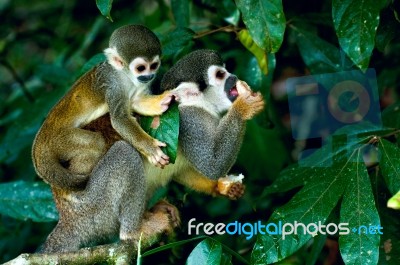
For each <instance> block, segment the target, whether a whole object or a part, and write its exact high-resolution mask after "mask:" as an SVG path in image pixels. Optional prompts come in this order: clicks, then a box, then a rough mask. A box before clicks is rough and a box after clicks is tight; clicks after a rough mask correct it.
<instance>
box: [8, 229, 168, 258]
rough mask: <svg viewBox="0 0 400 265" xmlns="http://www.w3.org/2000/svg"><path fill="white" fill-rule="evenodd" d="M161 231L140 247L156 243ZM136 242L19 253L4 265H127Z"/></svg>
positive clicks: (132, 254) (135, 248)
mask: <svg viewBox="0 0 400 265" xmlns="http://www.w3.org/2000/svg"><path fill="white" fill-rule="evenodd" d="M162 235H163V234H162V233H160V234H158V235H155V236H154V237H152V238H150V239H147V240H146V242H143V240H142V242H141V249H144V248H148V247H150V246H151V245H154V244H155V243H157V242H158V241H159V240H160V239H161V237H162ZM137 246H138V245H137V244H133V243H132V244H127V243H114V244H108V245H101V246H96V247H90V248H82V249H80V250H78V251H74V252H65V253H51V254H38V253H33V254H28V253H24V254H21V255H19V256H18V257H16V258H15V259H13V260H10V261H8V262H6V263H4V265H28V264H29V265H47V264H49V265H50V264H69V265H75V264H77V265H78V264H80V265H85V264H94V263H100V262H107V263H108V264H118V265H125V264H126V265H128V264H131V260H132V259H133V258H134V257H136V255H137Z"/></svg>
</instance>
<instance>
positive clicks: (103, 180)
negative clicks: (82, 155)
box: [77, 141, 146, 240]
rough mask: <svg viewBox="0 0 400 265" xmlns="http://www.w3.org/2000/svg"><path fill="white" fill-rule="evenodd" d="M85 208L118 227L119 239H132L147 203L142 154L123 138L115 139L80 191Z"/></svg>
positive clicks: (107, 226) (109, 228) (107, 227)
mask: <svg viewBox="0 0 400 265" xmlns="http://www.w3.org/2000/svg"><path fill="white" fill-rule="evenodd" d="M77 198H78V201H83V204H82V205H86V207H85V208H86V209H87V210H88V211H93V212H94V213H95V215H96V217H95V218H96V219H97V220H98V222H100V223H101V224H98V225H99V226H104V227H105V229H104V230H105V231H104V232H105V233H106V232H107V233H108V231H112V230H113V227H117V228H118V227H119V235H120V239H121V240H131V239H133V238H134V235H135V232H137V230H138V228H139V224H140V221H141V219H142V216H143V212H144V209H145V206H146V181H145V176H144V165H143V158H142V156H141V155H140V154H139V152H138V151H136V149H134V148H133V147H132V146H131V145H130V144H128V143H127V142H125V141H117V142H116V143H115V144H114V145H112V146H111V148H110V149H109V150H108V151H107V153H106V154H105V156H104V157H103V158H102V159H101V160H100V162H99V163H98V164H97V165H96V167H95V168H94V169H93V172H92V174H91V176H90V179H89V181H88V184H87V186H86V189H85V192H84V194H83V195H78V197H77Z"/></svg>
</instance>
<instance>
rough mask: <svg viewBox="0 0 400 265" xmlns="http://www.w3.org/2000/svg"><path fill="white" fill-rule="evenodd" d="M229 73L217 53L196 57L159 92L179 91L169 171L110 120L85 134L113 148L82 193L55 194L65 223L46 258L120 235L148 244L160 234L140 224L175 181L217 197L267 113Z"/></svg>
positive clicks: (238, 189) (236, 189)
mask: <svg viewBox="0 0 400 265" xmlns="http://www.w3.org/2000/svg"><path fill="white" fill-rule="evenodd" d="M223 65H224V64H223V61H222V58H221V57H220V55H219V54H218V53H217V52H215V51H212V50H198V51H195V52H192V53H190V54H188V55H186V56H185V57H183V58H182V59H181V60H179V61H178V62H177V63H176V64H175V65H174V66H173V67H172V68H171V69H170V70H169V71H168V72H167V73H166V74H165V76H164V78H163V79H162V81H161V88H162V89H163V90H170V89H174V92H173V93H174V95H175V96H177V99H178V101H179V102H180V104H179V112H180V129H179V140H178V141H179V148H178V154H177V158H176V161H175V164H170V165H168V166H167V167H166V168H164V169H160V168H157V167H155V166H154V165H152V164H150V163H148V161H146V160H144V159H142V157H141V156H140V154H139V153H138V152H137V151H136V150H135V149H134V148H133V147H132V146H130V145H129V144H128V143H127V142H125V141H121V140H118V139H123V138H122V136H119V135H118V133H117V132H116V131H115V130H112V129H110V128H111V124H112V122H111V121H110V117H108V116H107V115H106V116H103V117H101V118H99V119H97V120H95V121H93V122H91V123H90V124H88V125H86V126H85V127H84V129H87V130H91V131H93V132H97V133H99V134H100V133H103V136H104V138H105V139H107V140H106V142H108V143H107V145H111V148H110V149H109V150H108V151H107V153H106V154H105V156H104V157H103V158H101V160H100V161H99V162H98V163H97V165H96V166H95V168H94V170H93V172H92V173H91V175H90V177H89V181H88V184H87V187H86V189H85V190H84V191H79V192H76V191H66V190H60V189H57V188H54V187H52V190H53V194H54V198H55V200H56V205H57V208H58V210H59V213H60V219H59V223H58V224H57V226H56V228H55V229H54V230H53V232H52V233H51V234H50V235H49V237H48V238H47V240H46V242H45V243H44V246H43V249H42V252H45V253H47V252H65V251H73V250H77V249H78V248H80V247H83V246H87V245H88V244H89V243H97V242H99V240H102V239H110V238H112V237H113V236H114V237H115V236H117V235H118V234H119V239H120V240H121V241H122V242H131V241H133V242H137V240H138V238H139V237H140V234H141V233H143V236H142V238H144V239H146V238H147V237H148V236H150V235H151V231H157V230H158V229H159V228H158V227H151V226H150V225H149V224H148V223H147V222H146V220H144V221H143V219H141V218H142V216H143V212H144V209H145V206H146V204H147V202H148V199H149V198H150V197H151V196H152V195H153V192H154V190H155V189H156V188H158V187H160V186H164V185H166V184H167V183H168V182H170V181H171V180H175V181H177V182H179V183H182V184H183V185H186V186H188V187H190V188H192V189H194V190H197V191H200V192H204V193H208V194H212V195H215V194H218V190H217V180H218V178H220V177H222V176H225V175H226V174H227V172H228V171H229V170H230V168H231V167H232V165H233V163H234V162H235V160H236V157H237V154H238V152H239V149H240V146H241V143H242V140H243V135H244V132H245V125H246V120H249V119H251V118H252V117H253V116H254V115H256V114H257V113H259V112H260V111H261V110H262V109H263V107H264V101H263V98H262V96H261V94H259V93H252V92H251V91H250V90H246V89H242V90H240V89H239V85H237V84H238V79H237V77H236V76H235V75H233V74H231V73H229V72H228V71H227V70H226V69H225V68H224V66H223ZM239 90H240V91H239ZM232 189H233V190H232V191H231V192H230V193H229V192H228V196H229V197H232V198H235V197H239V196H241V195H242V193H243V186H232ZM163 208H165V209H167V210H166V211H167V212H170V213H171V220H179V218H178V217H176V215H177V213H176V209H175V210H174V207H173V206H171V205H163ZM174 212H175V213H174ZM140 223H141V226H140ZM174 223H176V221H175V222H174Z"/></svg>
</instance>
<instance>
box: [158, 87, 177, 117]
mask: <svg viewBox="0 0 400 265" xmlns="http://www.w3.org/2000/svg"><path fill="white" fill-rule="evenodd" d="M161 96H162V98H161V101H160V110H161V113H160V114H162V113H164V112H165V111H166V110H167V109H168V107H169V104H171V102H172V100H173V99H174V94H173V93H172V92H170V91H167V92H164V93H163V94H162V95H161Z"/></svg>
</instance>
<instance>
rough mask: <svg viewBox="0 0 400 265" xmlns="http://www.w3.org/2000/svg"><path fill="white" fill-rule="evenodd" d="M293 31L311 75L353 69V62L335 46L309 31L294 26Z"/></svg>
mask: <svg viewBox="0 0 400 265" xmlns="http://www.w3.org/2000/svg"><path fill="white" fill-rule="evenodd" d="M292 29H293V32H294V33H295V38H296V43H297V46H298V47H299V50H300V55H301V57H302V58H303V61H304V63H305V64H306V65H307V67H308V68H309V69H310V71H311V73H313V74H321V73H335V72H341V71H345V70H348V69H350V68H351V62H350V61H349V60H348V59H347V57H345V56H344V55H342V54H341V53H340V50H339V49H338V48H337V47H335V46H334V45H332V44H330V43H329V42H327V41H325V40H323V39H321V38H319V37H318V36H317V35H316V34H314V33H310V31H309V30H306V29H303V28H301V27H294V26H293V27H292Z"/></svg>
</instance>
